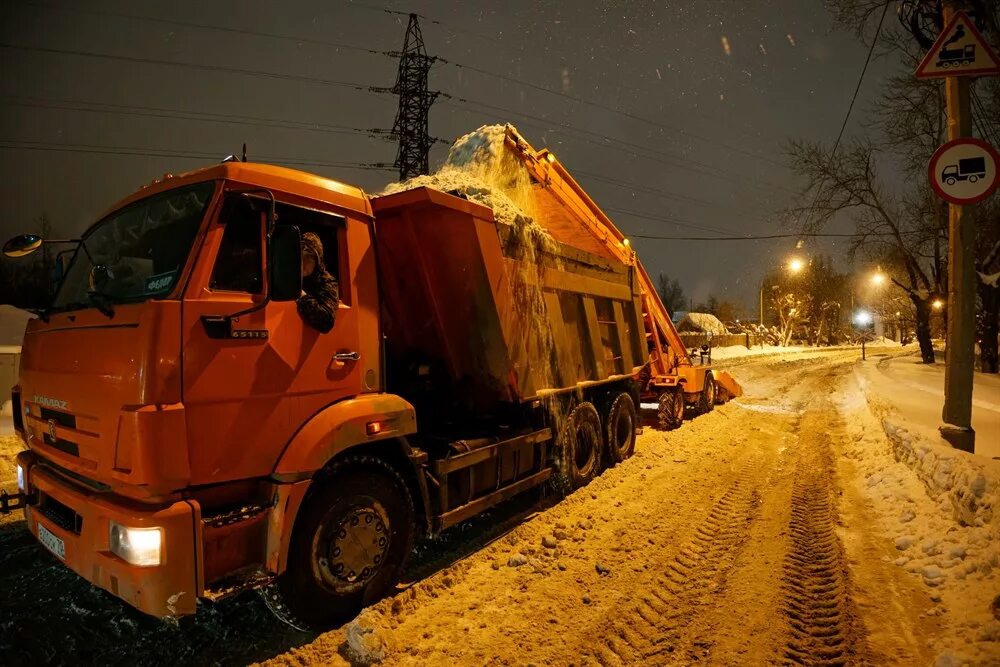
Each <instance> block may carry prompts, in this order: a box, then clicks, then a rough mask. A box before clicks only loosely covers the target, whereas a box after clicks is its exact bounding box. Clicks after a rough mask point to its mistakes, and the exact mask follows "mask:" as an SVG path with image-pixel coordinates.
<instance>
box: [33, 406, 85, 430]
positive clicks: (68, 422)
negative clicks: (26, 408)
mask: <svg viewBox="0 0 1000 667" xmlns="http://www.w3.org/2000/svg"><path fill="white" fill-rule="evenodd" d="M39 414H40V415H41V417H42V421H44V422H48V421H49V420H50V419H51V420H52V421H54V422H55V423H57V424H59V425H60V426H62V427H63V428H74V429H75V428H76V416H74V415H68V414H66V413H65V412H59V411H58V410H53V409H51V408H41V410H40V412H39Z"/></svg>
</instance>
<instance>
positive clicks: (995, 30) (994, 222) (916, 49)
mask: <svg viewBox="0 0 1000 667" xmlns="http://www.w3.org/2000/svg"><path fill="white" fill-rule="evenodd" d="M826 4H827V7H828V8H829V9H830V11H831V13H832V14H833V16H834V18H835V19H836V20H837V21H838V22H840V23H841V24H842V25H844V26H845V27H847V28H848V29H850V30H852V31H854V32H855V33H856V34H857V35H858V36H859V37H860V38H861V39H862V41H866V42H867V41H869V40H870V35H872V34H873V33H874V25H875V22H876V21H878V19H879V16H880V14H881V10H882V8H883V7H884V2H883V1H882V0H827V2H826ZM956 5H958V8H960V9H964V10H966V11H967V12H968V13H969V15H970V16H971V17H972V18H973V20H974V21H975V22H976V23H977V24H978V26H979V28H980V29H981V30H982V31H983V33H984V35H985V37H986V39H987V40H989V41H990V42H991V43H992V44H993V45H994V47H997V46H1000V3H997V2H995V1H993V0H960V1H956ZM897 9H898V12H897V16H898V17H899V21H898V22H897V23H893V22H888V23H887V24H886V25H884V27H883V29H882V31H881V32H880V33H879V44H878V46H879V52H880V54H881V55H882V56H883V57H887V58H892V59H894V60H896V61H897V62H899V64H900V72H899V74H897V75H896V76H893V77H891V78H890V79H889V80H888V81H887V82H886V83H885V84H884V92H883V94H882V95H881V96H880V98H879V99H878V101H877V103H876V104H875V106H874V109H873V114H872V116H873V121H872V122H871V123H870V127H871V129H873V130H875V131H876V132H877V135H878V139H877V146H878V148H879V149H880V150H882V151H886V152H887V153H890V154H892V155H893V156H895V157H896V158H897V159H898V160H900V163H901V164H902V166H903V167H904V169H905V170H906V172H907V173H908V176H909V177H910V179H911V180H912V181H913V182H923V181H924V180H925V179H926V165H927V160H928V159H929V158H930V156H931V154H932V153H933V152H934V150H935V149H936V148H937V147H938V146H939V145H941V144H942V143H943V142H944V141H945V140H946V139H947V122H946V121H947V118H946V113H945V99H944V91H943V84H942V83H941V82H940V81H937V80H931V81H927V80H919V79H917V78H915V77H914V76H913V74H912V73H913V70H914V68H915V67H916V65H917V63H918V62H919V61H920V59H921V58H922V57H923V55H924V53H925V52H926V51H927V49H929V48H930V47H931V45H932V44H933V42H934V40H935V38H936V37H937V35H938V33H939V32H940V30H941V29H942V27H943V23H944V20H943V15H942V3H941V2H940V1H939V0H902V1H901V2H899V3H898V7H897ZM971 102H972V104H971V116H972V121H973V128H972V129H973V133H974V134H975V135H977V136H979V137H980V138H983V139H985V140H986V141H988V142H990V143H992V144H993V145H994V146H996V145H1000V82H998V81H997V80H996V79H995V78H989V77H988V78H985V79H978V80H977V81H976V82H975V85H974V86H973V87H972V92H971ZM913 194H916V193H913ZM997 198H998V195H994V196H993V197H992V198H991V200H990V201H987V202H983V203H981V204H979V205H978V206H975V207H969V208H971V210H970V211H969V214H970V215H973V216H974V217H975V218H976V234H977V239H976V241H977V243H976V248H977V257H976V270H977V272H978V275H979V278H980V280H979V282H978V285H977V306H978V308H977V313H976V323H977V333H978V340H979V349H980V369H981V370H982V371H984V372H991V373H996V372H1000V363H998V356H1000V355H998V334H1000V284H998V282H1000V281H996V280H993V279H992V278H993V276H994V275H996V274H997V273H998V272H1000V206H998V205H997ZM908 208H909V209H910V211H911V213H913V212H915V211H917V210H922V211H923V215H924V216H926V219H925V224H926V225H927V228H928V231H929V230H930V228H932V227H934V226H937V227H938V229H939V230H940V232H939V236H940V238H939V239H937V240H935V242H934V244H933V247H931V248H930V249H922V250H918V251H917V252H916V254H918V255H923V259H924V261H925V262H929V263H930V264H931V266H933V267H935V268H934V271H940V270H941V269H942V268H943V266H944V261H945V260H944V259H942V257H941V253H942V248H946V247H947V244H946V243H945V240H946V239H947V223H948V208H947V205H946V204H945V203H944V202H941V201H939V200H937V199H935V198H933V197H925V196H920V197H918V198H916V199H913V200H911V201H910V202H908ZM901 266H902V267H903V269H904V271H905V267H906V262H905V261H903V262H902V263H901ZM936 282H937V283H938V285H937V289H938V290H939V291H941V292H944V287H945V281H943V280H941V279H940V278H939V279H938V280H937V281H936ZM915 307H916V311H917V312H916V321H917V325H918V338H920V335H919V334H920V325H921V323H922V322H923V321H924V317H923V315H924V313H921V312H920V307H919V306H915Z"/></svg>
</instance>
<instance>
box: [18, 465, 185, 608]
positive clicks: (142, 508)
mask: <svg viewBox="0 0 1000 667" xmlns="http://www.w3.org/2000/svg"><path fill="white" fill-rule="evenodd" d="M17 460H18V462H19V463H20V464H21V465H22V466H24V467H25V469H26V470H27V471H28V473H27V485H28V489H27V492H28V493H32V494H37V499H38V500H37V504H35V505H32V506H29V507H26V508H25V510H24V514H25V519H26V520H27V524H28V530H30V531H31V533H32V534H33V535H34V536H35V539H38V526H39V525H42V526H44V527H45V528H46V529H47V530H48V531H49V532H50V533H52V534H53V535H55V536H56V537H57V538H59V539H60V540H62V541H63V542H64V544H65V558H62V560H63V561H64V562H65V564H66V565H67V566H68V567H69V568H70V569H71V570H73V571H74V572H76V573H77V574H79V575H80V576H81V577H83V578H84V579H86V580H87V581H89V582H90V583H91V584H93V585H95V586H99V587H100V588H103V589H104V590H106V591H108V592H110V593H111V594H112V595H115V596H117V597H119V598H121V599H122V600H124V601H125V602H128V603H129V604H131V605H132V606H133V607H135V608H136V609H138V610H140V611H142V612H145V613H147V614H151V615H153V616H157V617H161V618H165V617H176V616H184V615H188V614H193V613H194V612H195V609H196V601H197V598H198V594H199V590H198V588H199V587H198V568H197V548H196V547H197V539H198V538H197V527H198V526H199V525H200V510H199V507H198V505H197V503H194V502H189V501H178V502H175V503H172V504H167V505H162V506H149V505H143V504H141V503H135V502H133V501H129V500H127V499H123V498H120V497H116V496H112V495H110V494H99V493H92V492H88V491H87V490H85V489H82V488H80V487H78V486H76V485H75V484H71V483H69V482H67V481H65V480H64V479H62V478H61V477H60V476H58V475H56V474H55V473H53V472H51V471H50V470H49V469H47V468H46V467H45V466H41V465H34V463H35V457H34V456H32V454H31V453H30V452H21V453H20V454H19V455H18V458H17ZM111 521H116V522H118V523H120V524H122V525H125V526H129V527H133V528H147V527H159V528H161V529H162V530H163V542H162V553H161V560H160V564H159V565H157V566H153V567H139V566H136V565H131V564H130V563H127V562H125V561H124V560H122V559H121V558H119V557H118V556H116V555H115V554H113V553H111V552H110V551H109V537H108V532H109V522H111ZM56 557H57V558H59V556H58V555H56Z"/></svg>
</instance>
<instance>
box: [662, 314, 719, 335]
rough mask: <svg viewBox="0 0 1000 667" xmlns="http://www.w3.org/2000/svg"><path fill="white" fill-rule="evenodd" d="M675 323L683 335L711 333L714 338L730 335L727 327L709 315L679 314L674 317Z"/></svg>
mask: <svg viewBox="0 0 1000 667" xmlns="http://www.w3.org/2000/svg"><path fill="white" fill-rule="evenodd" d="M678 316H680V317H678ZM674 323H675V324H676V326H677V330H678V331H680V332H681V333H685V332H690V333H711V334H712V335H713V336H725V335H727V334H728V333H729V330H728V329H726V325H725V324H723V323H722V321H721V320H720V319H719V318H718V317H716V316H715V315H711V314H709V313H677V314H675V315H674Z"/></svg>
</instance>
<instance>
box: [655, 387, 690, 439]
mask: <svg viewBox="0 0 1000 667" xmlns="http://www.w3.org/2000/svg"><path fill="white" fill-rule="evenodd" d="M659 416H660V428H661V429H663V430H664V431H672V430H674V429H675V428H680V425H681V424H682V423H683V422H684V392H683V391H682V390H681V389H680V388H679V387H678V388H677V389H669V390H667V391H665V392H663V393H662V394H660V410H659Z"/></svg>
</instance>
